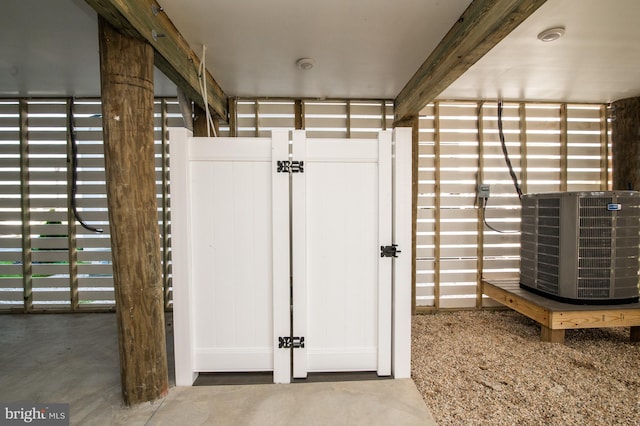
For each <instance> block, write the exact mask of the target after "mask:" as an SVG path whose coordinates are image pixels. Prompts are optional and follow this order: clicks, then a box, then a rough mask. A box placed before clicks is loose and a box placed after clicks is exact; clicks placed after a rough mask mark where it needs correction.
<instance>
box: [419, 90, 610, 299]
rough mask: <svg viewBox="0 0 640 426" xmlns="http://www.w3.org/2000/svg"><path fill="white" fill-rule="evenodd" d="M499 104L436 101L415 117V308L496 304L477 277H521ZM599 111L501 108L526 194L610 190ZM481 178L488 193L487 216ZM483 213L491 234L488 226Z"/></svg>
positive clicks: (516, 208)
mask: <svg viewBox="0 0 640 426" xmlns="http://www.w3.org/2000/svg"><path fill="white" fill-rule="evenodd" d="M497 108H498V105H497V102H483V103H480V102H439V103H437V104H433V105H428V106H427V107H426V108H425V109H424V110H423V111H422V113H421V117H420V127H421V128H420V144H419V149H420V161H419V171H418V176H419V196H418V200H419V201H418V224H417V225H418V227H417V272H416V274H417V277H416V278H417V280H416V281H417V284H416V287H417V288H416V304H417V306H418V307H419V308H422V309H423V310H424V309H457V308H475V307H478V306H483V307H487V306H495V302H493V301H491V300H489V299H487V298H484V297H482V295H481V294H480V292H479V291H478V285H479V281H480V279H481V277H485V278H496V279H505V278H517V277H518V274H519V261H520V258H519V254H520V253H519V250H520V234H519V229H520V201H519V198H518V195H517V193H516V191H515V188H514V184H513V182H512V180H511V177H510V175H509V170H508V168H507V166H506V163H505V159H504V156H503V153H502V148H501V143H500V139H499V132H498V126H497V121H498V120H497V115H498V114H497ZM605 111H606V106H604V105H576V104H542V103H505V104H504V109H503V114H502V118H503V129H504V132H503V133H504V137H505V143H506V146H507V150H508V152H509V157H510V160H511V163H512V165H513V168H514V171H515V173H516V175H517V176H518V178H519V180H520V184H521V186H522V187H523V188H525V191H526V192H555V191H567V190H568V191H583V190H584V191H589V190H596V191H598V190H604V189H607V188H609V185H610V183H609V182H608V177H609V170H607V164H608V163H607V158H606V157H607V153H608V149H607V146H608V143H609V142H608V141H609V138H608V135H607V129H608V126H607V118H606V113H605ZM479 120H482V122H480V121H479ZM480 131H481V132H482V134H480V133H479V132H480ZM480 144H482V145H480ZM480 153H481V154H482V157H481V158H480ZM523 166H525V167H523ZM479 176H481V181H480V180H479V178H478V177H479ZM479 183H483V184H489V185H490V189H491V195H490V198H489V200H488V203H487V205H486V209H485V210H484V213H482V211H479V204H478V201H477V195H476V189H477V185H478V184H479ZM483 214H484V220H486V222H487V224H488V225H489V226H491V227H492V228H494V229H495V230H492V229H490V228H489V227H488V226H484V224H483V223H482V218H483ZM479 256H480V257H481V261H480V262H479V261H478V260H479ZM478 265H482V270H481V271H479V270H478Z"/></svg>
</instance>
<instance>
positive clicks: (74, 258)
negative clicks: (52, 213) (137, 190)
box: [67, 98, 80, 311]
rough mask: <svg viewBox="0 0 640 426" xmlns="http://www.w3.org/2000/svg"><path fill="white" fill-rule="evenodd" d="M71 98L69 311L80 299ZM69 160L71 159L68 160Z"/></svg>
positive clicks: (68, 235)
mask: <svg viewBox="0 0 640 426" xmlns="http://www.w3.org/2000/svg"><path fill="white" fill-rule="evenodd" d="M73 102H74V101H73V99H72V98H69V99H67V123H68V125H67V240H68V246H69V257H68V259H69V293H70V294H69V298H70V300H71V311H75V310H77V309H78V307H79V304H80V300H79V298H78V250H77V244H76V216H75V214H74V212H73V203H74V200H73V197H74V196H75V194H74V193H73V190H72V187H73V185H74V182H73V181H74V178H75V173H74V170H73V169H74V167H76V163H75V160H74V159H73V153H74V147H73V144H74V143H75V138H73V136H72V134H71V133H72V132H74V131H75V129H73V128H72V123H73V122H74V120H73V111H74V108H73ZM69 160H71V161H69Z"/></svg>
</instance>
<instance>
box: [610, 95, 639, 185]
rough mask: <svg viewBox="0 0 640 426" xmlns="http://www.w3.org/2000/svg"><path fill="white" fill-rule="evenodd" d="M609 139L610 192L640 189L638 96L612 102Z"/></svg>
mask: <svg viewBox="0 0 640 426" xmlns="http://www.w3.org/2000/svg"><path fill="white" fill-rule="evenodd" d="M612 109H613V116H614V118H613V120H612V123H611V140H612V151H613V189H618V190H634V191H638V190H640V97H637V98H627V99H621V100H619V101H615V102H614V103H613V104H612Z"/></svg>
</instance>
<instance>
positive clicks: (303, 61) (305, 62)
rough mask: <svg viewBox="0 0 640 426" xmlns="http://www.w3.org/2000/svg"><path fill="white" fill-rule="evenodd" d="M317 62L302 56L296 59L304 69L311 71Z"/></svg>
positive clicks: (298, 65)
mask: <svg viewBox="0 0 640 426" xmlns="http://www.w3.org/2000/svg"><path fill="white" fill-rule="evenodd" d="M315 64H316V61H314V60H313V59H311V58H300V59H298V60H297V61H296V66H297V67H298V68H299V69H301V70H302V71H309V70H310V69H311V68H313V66H314V65H315Z"/></svg>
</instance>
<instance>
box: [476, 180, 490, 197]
mask: <svg viewBox="0 0 640 426" xmlns="http://www.w3.org/2000/svg"><path fill="white" fill-rule="evenodd" d="M489 192H490V187H489V185H488V184H486V183H481V184H478V198H479V199H487V198H489Z"/></svg>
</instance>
